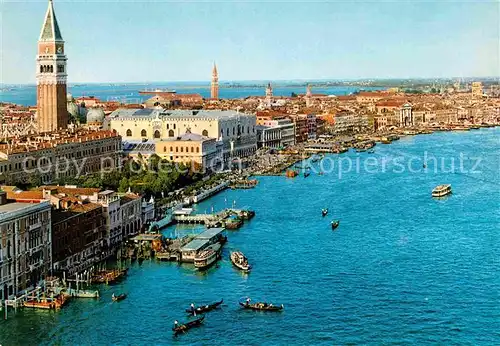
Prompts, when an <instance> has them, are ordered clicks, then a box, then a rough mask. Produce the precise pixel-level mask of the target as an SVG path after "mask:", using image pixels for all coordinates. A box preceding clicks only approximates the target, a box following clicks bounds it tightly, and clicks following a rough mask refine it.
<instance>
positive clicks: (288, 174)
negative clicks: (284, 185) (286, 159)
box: [285, 169, 299, 178]
mask: <svg viewBox="0 0 500 346" xmlns="http://www.w3.org/2000/svg"><path fill="white" fill-rule="evenodd" d="M297 175H299V173H298V172H297V171H296V170H293V169H289V170H287V171H286V173H285V176H286V177H287V178H295V177H296V176H297Z"/></svg>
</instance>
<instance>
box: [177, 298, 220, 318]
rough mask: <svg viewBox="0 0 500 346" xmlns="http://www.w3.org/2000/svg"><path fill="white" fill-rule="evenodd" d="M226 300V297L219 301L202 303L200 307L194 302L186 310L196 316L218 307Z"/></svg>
mask: <svg viewBox="0 0 500 346" xmlns="http://www.w3.org/2000/svg"><path fill="white" fill-rule="evenodd" d="M223 302H224V299H221V300H220V301H219V302H215V303H212V304H207V305H200V306H198V307H195V306H194V304H191V307H190V308H189V309H186V312H187V313H189V314H191V315H194V316H196V314H202V313H204V312H209V311H212V310H215V309H217V307H219V306H220V305H222V303H223Z"/></svg>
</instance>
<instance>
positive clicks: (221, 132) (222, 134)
mask: <svg viewBox="0 0 500 346" xmlns="http://www.w3.org/2000/svg"><path fill="white" fill-rule="evenodd" d="M220 136H221V137H223V136H224V130H222V129H221V130H220Z"/></svg>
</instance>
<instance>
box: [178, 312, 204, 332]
mask: <svg viewBox="0 0 500 346" xmlns="http://www.w3.org/2000/svg"><path fill="white" fill-rule="evenodd" d="M204 319H205V316H201V317H200V318H197V319H196V320H192V321H189V322H186V323H183V324H179V322H177V321H175V322H174V327H173V328H172V331H173V332H174V335H175V336H177V335H179V334H180V333H185V332H187V331H188V330H189V329H191V328H193V327H198V326H199V325H201V323H202V322H203V320H204Z"/></svg>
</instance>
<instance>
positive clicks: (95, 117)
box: [87, 108, 104, 124]
mask: <svg viewBox="0 0 500 346" xmlns="http://www.w3.org/2000/svg"><path fill="white" fill-rule="evenodd" d="M103 121H104V111H103V110H102V108H91V109H89V111H88V112H87V124H90V123H102V122H103Z"/></svg>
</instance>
